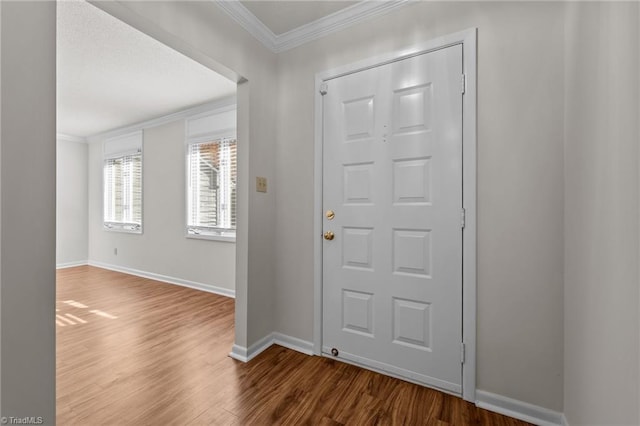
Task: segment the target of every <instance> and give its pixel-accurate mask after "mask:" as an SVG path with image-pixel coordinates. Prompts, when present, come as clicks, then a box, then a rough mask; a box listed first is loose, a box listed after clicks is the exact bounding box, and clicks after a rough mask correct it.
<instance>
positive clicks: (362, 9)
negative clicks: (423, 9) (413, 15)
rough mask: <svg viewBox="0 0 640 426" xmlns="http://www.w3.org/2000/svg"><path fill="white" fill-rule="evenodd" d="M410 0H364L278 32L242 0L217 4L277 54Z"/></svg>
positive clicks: (224, 0)
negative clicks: (269, 26) (263, 21)
mask: <svg viewBox="0 0 640 426" xmlns="http://www.w3.org/2000/svg"><path fill="white" fill-rule="evenodd" d="M409 1H410V0H390V1H379V0H365V1H362V2H360V3H356V4H354V5H352V6H349V7H347V8H344V9H342V10H339V11H337V12H335V13H332V14H330V15H327V16H325V17H323V18H320V19H318V20H315V21H313V22H310V23H308V24H305V25H302V26H300V27H298V28H295V29H293V30H291V31H287V32H286V33H283V34H279V35H275V34H274V33H273V32H272V31H271V30H270V29H269V28H267V26H266V25H264V24H263V23H262V21H260V20H259V19H258V18H256V16H255V15H254V14H253V13H251V12H250V11H249V9H247V8H246V7H244V6H243V5H242V3H240V2H239V1H237V0H236V1H229V0H214V2H215V4H216V5H217V6H218V7H220V8H221V9H222V10H223V11H225V12H226V13H227V14H228V15H229V16H230V17H231V18H232V19H233V20H234V21H236V22H237V23H238V24H239V25H240V26H241V27H242V28H244V29H245V30H247V31H248V32H249V34H251V35H252V36H253V37H255V38H256V39H257V40H258V41H260V42H261V43H262V44H263V45H264V46H265V47H267V49H269V50H271V51H272V52H274V53H280V52H284V51H286V50H289V49H293V48H294V47H298V46H301V45H303V44H305V43H309V42H311V41H314V40H317V39H319V38H322V37H325V36H327V35H329V34H332V33H334V32H336V31H340V30H343V29H345V28H347V27H350V26H352V25H355V24H357V23H360V22H362V21H364V20H367V19H371V18H373V17H376V16H380V15H383V14H385V13H388V12H390V11H392V10H394V9H397V8H399V7H401V6H404V5H405V4H407V3H408V2H409Z"/></svg>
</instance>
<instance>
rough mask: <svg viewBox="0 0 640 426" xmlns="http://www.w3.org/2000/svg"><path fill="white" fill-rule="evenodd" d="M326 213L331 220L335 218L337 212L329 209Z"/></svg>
mask: <svg viewBox="0 0 640 426" xmlns="http://www.w3.org/2000/svg"><path fill="white" fill-rule="evenodd" d="M324 215H325V216H326V217H327V219H329V220H333V218H334V217H336V214H335V212H334V211H333V210H327V212H326V213H325V214H324Z"/></svg>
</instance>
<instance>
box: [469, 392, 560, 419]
mask: <svg viewBox="0 0 640 426" xmlns="http://www.w3.org/2000/svg"><path fill="white" fill-rule="evenodd" d="M476 405H477V406H478V407H480V408H484V409H485V410H489V411H493V412H496V413H500V414H504V415H505V416H509V417H513V418H516V419H519V420H523V421H525V422H529V423H533V424H536V425H539V426H561V425H565V424H566V419H564V415H563V414H562V413H560V412H558V411H553V410H549V409H547V408H543V407H539V406H537V405H533V404H529V403H527V402H523V401H519V400H517V399H512V398H508V397H506V396H502V395H496V394H495V393H491V392H487V391H483V390H476Z"/></svg>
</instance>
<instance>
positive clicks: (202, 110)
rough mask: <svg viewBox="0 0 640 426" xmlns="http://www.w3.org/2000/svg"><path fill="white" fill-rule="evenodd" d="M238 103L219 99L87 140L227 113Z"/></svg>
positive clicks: (98, 139)
mask: <svg viewBox="0 0 640 426" xmlns="http://www.w3.org/2000/svg"><path fill="white" fill-rule="evenodd" d="M236 103H237V101H236V97H235V95H234V96H227V97H225V98H221V99H217V100H215V101H212V102H207V103H205V104H202V105H198V106H195V107H193V108H188V109H183V110H180V111H177V112H174V113H171V114H167V115H164V116H162V117H157V118H152V119H151V120H147V121H141V122H139V123H135V124H131V125H129V126H125V127H120V128H116V129H111V130H107V131H106V132H102V133H98V134H95V135H92V136H89V137H87V138H86V140H87V141H88V142H95V141H101V140H103V139H107V138H114V137H118V136H122V135H124V134H127V133H131V132H135V131H139V130H144V129H149V128H151V127H158V126H161V125H163V124H167V123H171V122H172V121H176V120H182V119H187V118H190V117H192V116H195V115H198V114H206V113H215V112H218V111H227V110H228V109H233V108H236Z"/></svg>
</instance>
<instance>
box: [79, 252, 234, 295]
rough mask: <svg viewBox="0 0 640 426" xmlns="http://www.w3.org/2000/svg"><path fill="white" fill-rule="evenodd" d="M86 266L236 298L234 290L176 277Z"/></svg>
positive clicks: (105, 265) (98, 264)
mask: <svg viewBox="0 0 640 426" xmlns="http://www.w3.org/2000/svg"><path fill="white" fill-rule="evenodd" d="M88 264H89V265H90V266H96V267H98V268H103V269H109V270H111V271H116V272H123V273H125V274H130V275H135V276H138V277H142V278H149V279H151V280H156V281H162V282H164V283H168V284H175V285H179V286H182V287H189V288H193V289H196V290H202V291H206V292H209V293H214V294H218V295H220V296H227V297H233V298H235V297H236V292H235V290H230V289H228V288H224V287H217V286H214V285H211V284H204V283H198V282H195V281H189V280H184V279H182V278H176V277H169V276H166V275H160V274H156V273H153V272H147V271H141V270H139V269H133V268H127V267H126V266H118V265H111V264H108V263H103V262H98V261H95V260H89V261H88Z"/></svg>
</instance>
